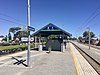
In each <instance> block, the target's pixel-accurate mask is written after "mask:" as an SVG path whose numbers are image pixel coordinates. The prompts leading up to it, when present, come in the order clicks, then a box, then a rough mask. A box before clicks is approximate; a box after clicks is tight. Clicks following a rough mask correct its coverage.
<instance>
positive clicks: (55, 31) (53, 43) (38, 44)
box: [32, 23, 72, 51]
mask: <svg viewBox="0 0 100 75" xmlns="http://www.w3.org/2000/svg"><path fill="white" fill-rule="evenodd" d="M32 36H34V43H35V48H38V49H39V50H40V51H42V50H44V49H46V50H48V49H49V48H51V50H60V51H61V50H62V49H63V46H65V45H66V42H67V40H68V38H70V37H71V36H72V35H71V34H70V33H68V32H66V31H65V30H63V29H61V28H59V27H57V26H56V25H54V24H52V23H49V24H47V25H46V26H44V27H43V28H41V29H40V30H38V31H36V32H35V33H34V34H33V35H32ZM64 48H66V47H64Z"/></svg>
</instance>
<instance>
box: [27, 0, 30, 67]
mask: <svg viewBox="0 0 100 75" xmlns="http://www.w3.org/2000/svg"><path fill="white" fill-rule="evenodd" d="M27 19H28V20H27V27H28V26H30V0H28V18H27ZM27 66H28V67H30V31H29V30H28V51H27Z"/></svg>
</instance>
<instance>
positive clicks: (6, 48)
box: [0, 45, 28, 50]
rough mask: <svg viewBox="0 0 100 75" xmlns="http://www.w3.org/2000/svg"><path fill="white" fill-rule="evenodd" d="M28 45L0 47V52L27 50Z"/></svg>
mask: <svg viewBox="0 0 100 75" xmlns="http://www.w3.org/2000/svg"><path fill="white" fill-rule="evenodd" d="M27 47H28V45H14V46H0V50H13V49H18V48H27Z"/></svg>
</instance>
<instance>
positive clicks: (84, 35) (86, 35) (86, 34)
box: [83, 31, 95, 38]
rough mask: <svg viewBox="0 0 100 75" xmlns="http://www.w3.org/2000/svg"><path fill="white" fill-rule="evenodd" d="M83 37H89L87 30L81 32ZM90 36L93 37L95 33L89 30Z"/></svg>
mask: <svg viewBox="0 0 100 75" xmlns="http://www.w3.org/2000/svg"><path fill="white" fill-rule="evenodd" d="M83 37H85V38H89V32H88V31H85V32H84V33H83ZM90 37H91V38H93V37H95V34H94V33H93V32H90Z"/></svg>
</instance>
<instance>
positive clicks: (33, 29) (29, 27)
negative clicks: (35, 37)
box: [27, 26, 35, 31]
mask: <svg viewBox="0 0 100 75" xmlns="http://www.w3.org/2000/svg"><path fill="white" fill-rule="evenodd" d="M27 29H28V30H29V31H35V28H33V27H31V26H28V27H27Z"/></svg>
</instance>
